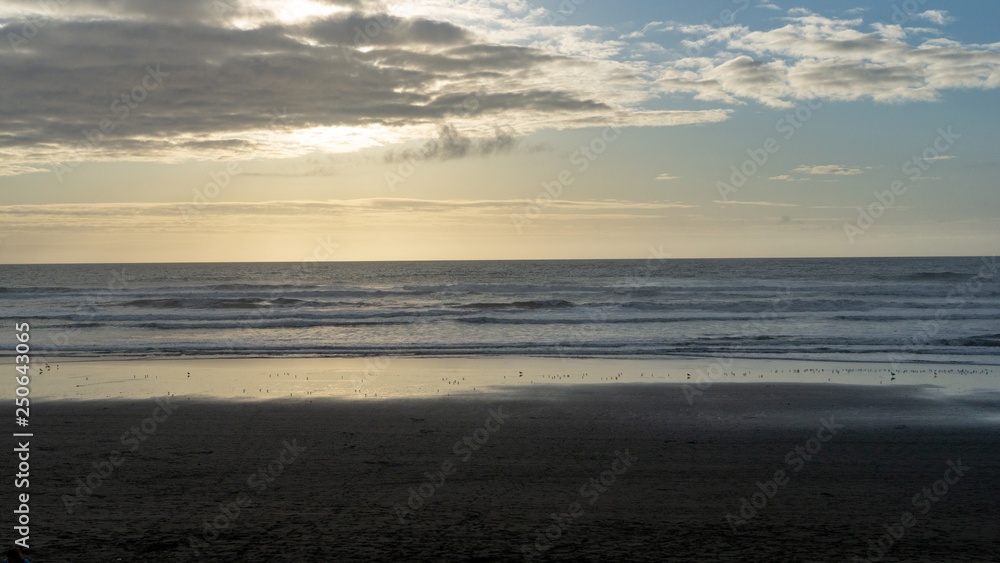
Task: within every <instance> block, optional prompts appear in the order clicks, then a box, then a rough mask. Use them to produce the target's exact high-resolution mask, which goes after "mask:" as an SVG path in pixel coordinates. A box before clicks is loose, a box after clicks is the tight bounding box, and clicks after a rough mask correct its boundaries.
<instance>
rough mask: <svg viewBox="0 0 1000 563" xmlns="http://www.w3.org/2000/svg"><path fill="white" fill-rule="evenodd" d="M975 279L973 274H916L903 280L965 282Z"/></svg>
mask: <svg viewBox="0 0 1000 563" xmlns="http://www.w3.org/2000/svg"><path fill="white" fill-rule="evenodd" d="M973 277H975V275H974V274H962V273H959V272H917V273H915V274H910V275H908V276H906V278H905V279H908V280H914V281H966V280H970V279H972V278H973Z"/></svg>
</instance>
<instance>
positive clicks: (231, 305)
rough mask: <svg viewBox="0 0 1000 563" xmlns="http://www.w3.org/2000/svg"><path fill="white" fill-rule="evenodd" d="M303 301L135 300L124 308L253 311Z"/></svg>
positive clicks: (241, 298)
mask: <svg viewBox="0 0 1000 563" xmlns="http://www.w3.org/2000/svg"><path fill="white" fill-rule="evenodd" d="M301 302H302V300H301V299H290V298H287V297H281V298H278V299H273V300H269V299H263V298H259V297H238V298H231V299H135V300H132V301H126V302H124V303H122V306H123V307H143V308H146V309H253V308H256V307H268V306H274V305H294V304H297V303H301Z"/></svg>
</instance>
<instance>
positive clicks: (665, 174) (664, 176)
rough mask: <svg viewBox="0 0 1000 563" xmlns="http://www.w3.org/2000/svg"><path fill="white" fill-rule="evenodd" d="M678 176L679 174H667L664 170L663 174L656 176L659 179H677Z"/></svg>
mask: <svg viewBox="0 0 1000 563" xmlns="http://www.w3.org/2000/svg"><path fill="white" fill-rule="evenodd" d="M677 178H678V176H671V175H670V174H667V173H666V172H664V173H663V174H660V175H659V176H657V177H656V179H657V180H676V179H677Z"/></svg>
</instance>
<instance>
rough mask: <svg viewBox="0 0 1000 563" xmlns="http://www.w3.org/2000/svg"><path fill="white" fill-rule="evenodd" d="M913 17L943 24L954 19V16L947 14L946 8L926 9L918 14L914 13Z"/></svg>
mask: <svg viewBox="0 0 1000 563" xmlns="http://www.w3.org/2000/svg"><path fill="white" fill-rule="evenodd" d="M913 17H914V18H919V19H923V20H927V21H929V22H932V23H936V24H937V25H945V24H949V23H951V22H953V21H955V18H953V17H951V16H949V15H948V12H947V11H946V10H927V11H924V12H921V13H919V14H914V15H913Z"/></svg>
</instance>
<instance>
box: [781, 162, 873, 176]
mask: <svg viewBox="0 0 1000 563" xmlns="http://www.w3.org/2000/svg"><path fill="white" fill-rule="evenodd" d="M795 171H796V172H801V173H803V174H813V175H816V176H830V175H832V176H854V175H856V174H861V173H862V170H861V169H860V168H848V167H846V166H840V165H837V164H821V165H816V166H799V167H798V168H796V169H795Z"/></svg>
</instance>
